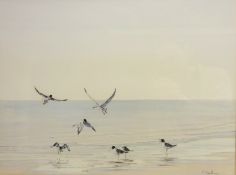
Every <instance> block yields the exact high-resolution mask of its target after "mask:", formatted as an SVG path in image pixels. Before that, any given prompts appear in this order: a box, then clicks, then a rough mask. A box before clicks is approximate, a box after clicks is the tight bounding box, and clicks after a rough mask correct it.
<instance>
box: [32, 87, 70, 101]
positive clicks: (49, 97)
mask: <svg viewBox="0 0 236 175" xmlns="http://www.w3.org/2000/svg"><path fill="white" fill-rule="evenodd" d="M34 89H35V91H36V92H37V93H38V94H39V95H41V96H42V97H43V104H44V105H45V104H47V103H48V102H49V101H67V99H63V100H59V99H56V98H54V97H53V96H52V95H51V94H50V95H45V94H43V93H42V92H40V91H39V90H38V89H37V88H36V87H34Z"/></svg>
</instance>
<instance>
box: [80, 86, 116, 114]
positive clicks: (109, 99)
mask: <svg viewBox="0 0 236 175" xmlns="http://www.w3.org/2000/svg"><path fill="white" fill-rule="evenodd" d="M84 92H85V93H86V94H87V96H88V97H89V98H90V99H91V100H92V101H94V103H95V104H96V106H94V107H93V109H96V108H99V109H100V110H101V111H102V113H103V114H104V115H105V114H106V113H107V108H106V106H107V105H108V103H110V101H111V100H112V99H113V97H114V96H115V94H116V89H115V90H114V92H113V93H112V95H111V96H110V97H109V98H108V99H107V100H106V101H105V102H104V103H103V104H101V105H100V104H99V103H98V102H97V101H96V100H94V99H93V98H92V97H91V96H90V95H89V94H88V92H87V90H86V89H85V88H84Z"/></svg>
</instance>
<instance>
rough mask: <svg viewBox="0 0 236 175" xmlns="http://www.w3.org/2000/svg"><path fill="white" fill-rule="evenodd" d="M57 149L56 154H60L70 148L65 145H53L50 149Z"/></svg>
mask: <svg viewBox="0 0 236 175" xmlns="http://www.w3.org/2000/svg"><path fill="white" fill-rule="evenodd" d="M53 147H57V148H58V154H60V153H62V152H63V150H64V149H67V151H70V147H69V146H68V145H67V144H63V145H59V143H57V142H56V143H54V144H53V145H52V146H51V148H53Z"/></svg>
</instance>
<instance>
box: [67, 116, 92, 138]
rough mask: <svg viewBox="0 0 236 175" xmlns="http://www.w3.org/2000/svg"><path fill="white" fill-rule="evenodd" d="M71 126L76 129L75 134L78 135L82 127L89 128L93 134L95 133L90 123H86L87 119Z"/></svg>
mask: <svg viewBox="0 0 236 175" xmlns="http://www.w3.org/2000/svg"><path fill="white" fill-rule="evenodd" d="M72 126H73V127H77V134H78V135H79V134H80V133H81V132H82V130H83V128H84V126H86V127H88V128H91V129H92V130H93V131H94V132H96V129H95V128H94V127H93V125H92V124H91V123H89V122H88V121H87V119H84V120H83V122H80V123H79V124H74V125H72Z"/></svg>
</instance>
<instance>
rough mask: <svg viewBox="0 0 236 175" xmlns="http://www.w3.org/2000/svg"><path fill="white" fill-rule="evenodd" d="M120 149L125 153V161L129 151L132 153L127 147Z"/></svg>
mask: <svg viewBox="0 0 236 175" xmlns="http://www.w3.org/2000/svg"><path fill="white" fill-rule="evenodd" d="M122 149H123V150H124V151H125V159H126V154H127V153H129V152H130V151H133V150H130V149H129V148H128V147H127V146H122Z"/></svg>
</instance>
